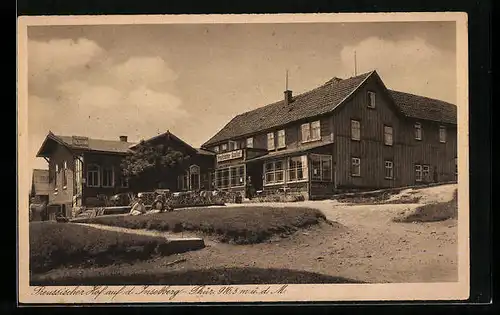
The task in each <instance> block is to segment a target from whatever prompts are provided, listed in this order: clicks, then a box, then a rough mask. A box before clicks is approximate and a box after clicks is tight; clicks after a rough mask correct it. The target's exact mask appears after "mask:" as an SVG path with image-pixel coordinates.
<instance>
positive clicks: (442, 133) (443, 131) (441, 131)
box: [439, 126, 446, 143]
mask: <svg viewBox="0 0 500 315" xmlns="http://www.w3.org/2000/svg"><path fill="white" fill-rule="evenodd" d="M439 142H441V143H445V142H446V127H445V126H439Z"/></svg>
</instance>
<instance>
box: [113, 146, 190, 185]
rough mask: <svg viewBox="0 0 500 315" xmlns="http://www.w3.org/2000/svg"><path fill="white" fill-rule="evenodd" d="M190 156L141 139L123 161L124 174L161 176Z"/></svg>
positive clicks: (131, 176) (128, 175) (129, 176)
mask: <svg viewBox="0 0 500 315" xmlns="http://www.w3.org/2000/svg"><path fill="white" fill-rule="evenodd" d="M187 159H189V156H187V155H184V154H183V153H182V152H179V151H176V150H174V149H172V148H170V147H165V146H164V145H157V146H153V145H151V144H149V143H146V142H144V141H141V142H140V143H139V144H138V145H137V146H136V147H135V148H134V150H133V152H132V153H131V154H130V155H128V156H127V157H126V158H125V159H124V160H123V162H122V164H121V167H122V171H123V175H124V176H125V177H127V178H134V177H139V176H143V175H151V176H155V175H156V176H155V177H158V176H161V175H162V174H164V173H165V171H166V170H169V169H173V168H176V167H179V166H180V165H182V164H183V163H184V162H185V161H186V160H187Z"/></svg>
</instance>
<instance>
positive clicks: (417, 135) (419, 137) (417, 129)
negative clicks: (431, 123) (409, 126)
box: [415, 123, 422, 140]
mask: <svg viewBox="0 0 500 315" xmlns="http://www.w3.org/2000/svg"><path fill="white" fill-rule="evenodd" d="M415 140H422V124H420V123H415Z"/></svg>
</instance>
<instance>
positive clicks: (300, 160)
mask: <svg viewBox="0 0 500 315" xmlns="http://www.w3.org/2000/svg"><path fill="white" fill-rule="evenodd" d="M304 179H307V157H306V156H305V155H303V156H296V157H291V158H289V161H288V178H287V181H288V182H295V181H300V180H304Z"/></svg>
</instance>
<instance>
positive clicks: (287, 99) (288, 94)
mask: <svg viewBox="0 0 500 315" xmlns="http://www.w3.org/2000/svg"><path fill="white" fill-rule="evenodd" d="M291 102H293V96H292V91H290V90H286V91H285V106H286V105H288V104H290V103H291Z"/></svg>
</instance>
